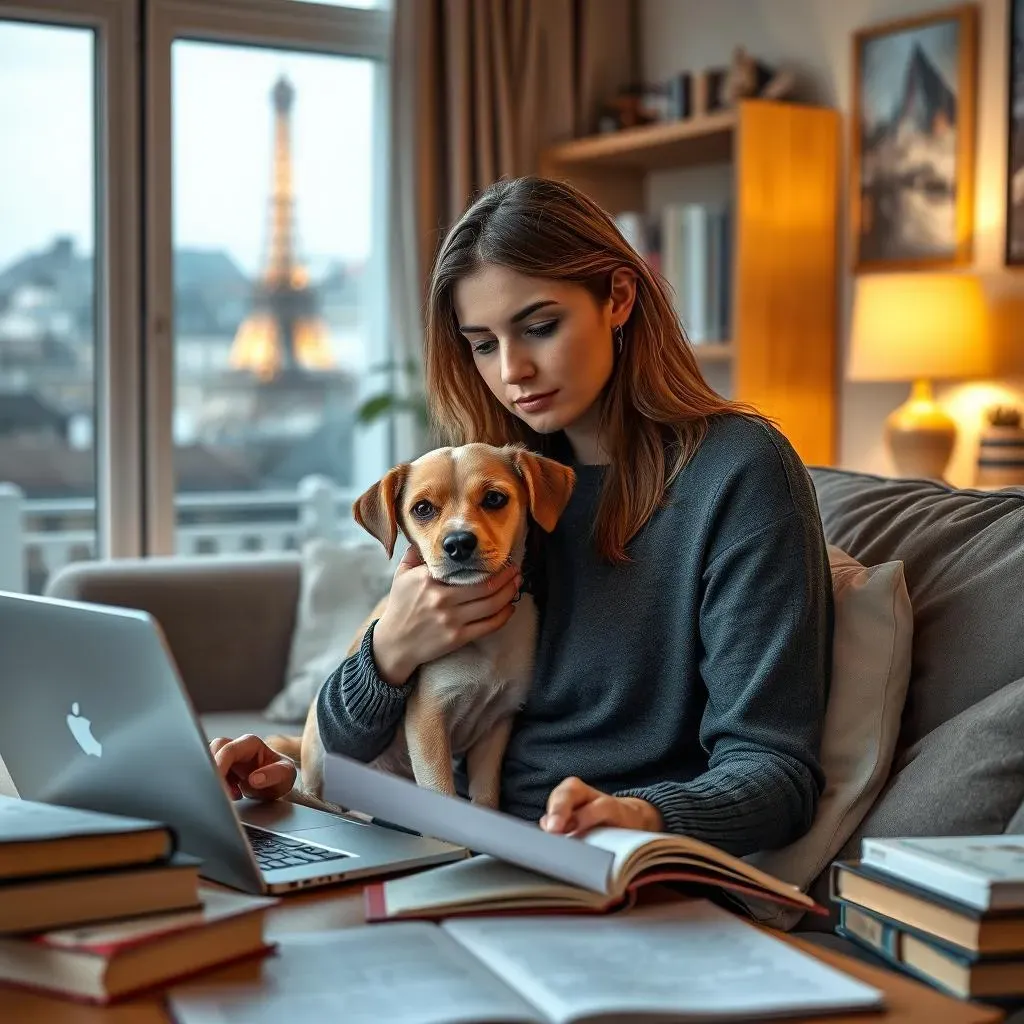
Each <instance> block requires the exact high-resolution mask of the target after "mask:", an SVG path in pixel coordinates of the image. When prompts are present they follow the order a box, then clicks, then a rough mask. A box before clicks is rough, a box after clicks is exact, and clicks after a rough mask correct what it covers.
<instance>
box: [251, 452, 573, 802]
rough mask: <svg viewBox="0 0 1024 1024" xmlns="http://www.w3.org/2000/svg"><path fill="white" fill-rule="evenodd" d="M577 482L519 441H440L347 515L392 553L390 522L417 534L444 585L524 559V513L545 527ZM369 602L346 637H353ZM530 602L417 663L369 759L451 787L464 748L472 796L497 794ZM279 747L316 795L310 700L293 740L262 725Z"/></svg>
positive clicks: (529, 641) (528, 675) (533, 624)
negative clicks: (400, 707) (388, 738)
mask: <svg viewBox="0 0 1024 1024" xmlns="http://www.w3.org/2000/svg"><path fill="white" fill-rule="evenodd" d="M574 484H575V474H574V473H573V471H572V470H571V469H569V468H568V467H566V466H563V465H561V464H560V463H558V462H556V461H554V460H553V459H549V458H546V457H544V456H541V455H536V454H534V453H532V452H529V451H527V450H526V449H525V448H523V447H521V446H517V445H506V446H505V447H503V448H497V447H494V446H491V445H486V444H468V445H464V446H462V447H459V448H438V449H436V450H434V451H432V452H428V453H427V454H426V455H423V456H421V457H420V458H418V459H416V460H415V461H414V462H411V463H404V464H402V465H400V466H396V467H395V468H394V469H392V470H391V471H390V472H388V473H387V474H386V475H385V476H384V477H383V479H381V480H380V481H379V482H378V483H376V484H374V485H373V486H372V487H371V488H370V489H369V490H367V491H366V493H365V494H363V495H362V496H361V497H360V498H359V499H358V500H357V501H356V502H355V504H354V505H353V509H352V511H353V515H354V516H355V519H356V522H358V523H359V525H360V526H362V527H363V529H365V530H366V531H367V532H368V533H370V534H371V535H372V536H374V537H375V538H376V539H377V540H379V541H380V542H381V544H383V545H384V548H385V549H386V550H387V552H388V557H389V558H390V557H391V555H392V554H393V553H394V548H395V542H396V540H397V539H398V532H399V530H401V531H402V533H403V534H404V535H405V537H406V538H407V539H408V541H409V543H410V544H414V545H416V547H417V548H418V549H419V552H420V555H421V557H422V559H423V561H424V563H425V564H426V566H427V570H428V571H429V573H430V575H431V576H433V578H434V579H436V580H440V581H442V582H444V583H447V584H449V585H452V586H459V585H468V584H473V583H479V582H482V581H483V580H485V579H487V578H488V577H490V576H493V575H495V574H496V573H499V572H501V571H502V570H503V569H504V568H505V567H506V566H508V565H516V566H521V565H522V561H523V556H524V553H525V550H526V535H527V526H528V520H529V518H530V517H532V518H533V520H534V522H536V523H537V525H538V526H540V527H541V529H543V530H545V531H546V532H550V531H551V530H552V529H554V527H555V524H556V523H557V522H558V518H559V516H560V515H561V514H562V512H563V511H564V509H565V506H566V504H567V503H568V501H569V497H570V495H571V494H572V489H573V486H574ZM387 600H388V599H387V598H386V597H385V598H384V599H383V600H381V601H380V603H379V604H378V605H377V606H376V607H375V608H374V609H373V611H372V612H371V613H370V615H369V617H368V618H367V619H366V621H365V622H364V623H363V624H362V625H361V626H360V627H359V630H358V632H357V634H356V636H355V638H354V639H353V641H352V645H351V646H350V647H349V654H353V653H354V652H355V651H357V650H358V649H359V645H360V644H361V642H362V639H363V635H364V633H365V632H366V629H367V627H368V626H369V624H370V622H371V621H373V620H374V619H376V618H379V617H380V615H381V613H382V612H383V611H384V608H385V606H386V604H387ZM536 630H537V610H536V606H535V605H534V602H533V599H532V597H531V596H530V595H529V594H525V593H524V594H522V595H521V597H520V600H519V603H518V605H517V607H516V610H515V613H514V614H513V616H512V618H511V619H509V621H508V622H507V623H506V624H505V625H504V626H502V627H501V628H500V629H498V630H496V631H495V632H493V633H491V634H489V635H488V636H485V637H483V638H482V639H480V640H476V641H472V642H470V643H468V644H466V645H465V646H464V647H461V648H459V649H458V650H456V651H453V652H452V653H451V654H447V655H445V656H443V657H441V658H438V659H436V660H435V661H431V662H428V663H426V664H423V665H421V666H420V667H419V669H418V681H417V683H416V686H415V687H414V689H413V690H412V692H411V693H410V694H409V698H408V701H407V703H406V709H405V718H404V721H403V723H402V725H401V726H400V727H399V729H398V730H397V732H396V734H395V738H394V740H393V741H392V742H391V744H390V745H389V746H388V747H387V749H386V750H384V751H383V753H381V754H380V756H379V757H377V758H376V759H375V760H374V761H372V762H371V765H372V766H373V767H376V768H380V769H381V770H383V771H388V772H392V773H395V774H400V775H404V776H405V777H407V778H412V779H415V781H416V783H417V784H418V785H421V786H426V787H428V788H431V789H435V790H438V791H439V792H442V793H447V794H449V795H454V794H455V781H454V777H453V773H452V757H453V756H461V755H463V754H465V755H466V767H467V774H468V776H469V796H470V799H472V800H473V801H474V802H475V803H479V804H483V805H484V806H488V807H497V806H498V796H499V792H500V777H501V763H502V759H503V757H504V753H505V747H506V745H507V743H508V738H509V735H510V733H511V729H512V719H513V717H514V715H515V713H516V712H517V711H518V710H519V708H520V706H521V705H522V703H523V701H524V699H525V697H526V694H527V691H528V690H529V687H530V683H531V681H532V676H533V660H534V647H535V643H536ZM268 742H269V743H270V745H271V746H272V747H273V748H274V749H275V750H278V751H279V752H281V753H283V754H286V755H288V756H290V757H292V758H298V760H299V763H300V766H301V770H302V782H303V788H304V789H305V791H306V793H308V794H310V795H312V796H314V797H316V798H318V799H319V798H320V797H321V791H322V787H323V748H322V746H321V743H320V733H319V729H318V728H317V719H316V702H315V701H314V702H313V704H312V706H311V707H310V709H309V714H308V715H307V717H306V724H305V729H304V730H303V733H302V738H301V740H300V739H299V738H298V737H282V736H275V737H271V738H270V739H269V740H268Z"/></svg>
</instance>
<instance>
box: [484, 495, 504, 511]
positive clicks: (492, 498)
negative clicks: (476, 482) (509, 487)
mask: <svg viewBox="0 0 1024 1024" xmlns="http://www.w3.org/2000/svg"><path fill="white" fill-rule="evenodd" d="M482 504H483V506H484V508H504V507H505V506H506V505H507V504H508V495H507V494H502V493H501V491H488V492H487V493H486V494H485V495H484V500H483V503H482Z"/></svg>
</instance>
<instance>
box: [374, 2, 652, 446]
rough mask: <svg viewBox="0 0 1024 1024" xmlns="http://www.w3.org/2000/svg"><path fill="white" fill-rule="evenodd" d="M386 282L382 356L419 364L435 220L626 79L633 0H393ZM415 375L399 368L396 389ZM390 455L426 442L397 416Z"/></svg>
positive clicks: (571, 128) (534, 153)
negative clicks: (385, 350)
mask: <svg viewBox="0 0 1024 1024" xmlns="http://www.w3.org/2000/svg"><path fill="white" fill-rule="evenodd" d="M393 3H394V27H393V38H392V54H391V64H390V77H391V83H390V107H391V120H390V132H391V138H390V143H391V146H390V164H389V181H388V193H389V202H388V216H389V226H388V248H389V264H390V279H389V282H388V296H389V309H390V314H391V341H392V353H391V355H392V358H393V360H394V362H395V363H396V364H397V365H399V366H406V365H413V366H421V365H422V356H421V350H422V338H423V300H424V294H425V288H426V283H427V275H428V274H429V272H430V267H431V263H432V261H433V258H434V254H435V252H436V249H437V246H438V245H439V243H440V241H441V239H442V237H443V235H444V232H445V231H446V230H447V228H448V227H449V226H450V225H451V223H452V222H453V221H454V220H455V218H457V217H458V215H459V214H460V213H461V212H462V211H463V210H464V209H465V207H466V205H467V203H468V202H469V200H470V199H471V198H472V196H473V195H474V194H475V193H477V192H478V191H479V190H480V189H482V188H485V187H486V186H487V185H489V184H491V183H492V182H493V181H496V180H497V179H498V178H502V177H511V176H519V175H522V174H530V173H535V172H536V170H537V167H538V159H539V154H540V151H541V149H542V148H543V147H544V146H545V145H547V144H548V143H550V142H553V141H556V140H560V139H567V138H572V137H574V136H577V135H583V134H587V133H589V132H592V131H594V130H595V129H596V123H597V117H598V114H599V112H600V104H601V102H602V101H603V100H605V99H609V98H611V97H612V96H613V95H614V94H615V93H616V92H618V90H619V89H620V88H621V87H623V86H625V85H627V84H630V83H631V82H633V81H635V72H636V68H637V64H638V61H637V52H636V51H637V37H638V33H637V4H636V0H393ZM419 386H420V385H419V383H418V382H417V381H416V380H415V379H412V378H411V377H410V375H409V374H407V373H404V372H398V373H397V374H396V375H395V379H394V380H393V382H392V387H393V390H394V391H395V392H396V393H397V394H398V395H399V396H403V397H409V396H410V395H411V393H413V392H414V391H415V389H416V388H418V387H419ZM394 426H395V439H394V445H393V449H392V453H393V456H394V458H395V459H396V460H398V459H402V458H408V457H409V456H410V455H412V454H415V453H416V452H417V451H420V450H422V449H423V448H424V447H426V446H427V442H426V439H425V437H424V436H423V434H422V431H421V429H420V428H419V426H418V423H417V420H416V417H415V416H414V415H409V414H405V415H400V416H397V417H396V418H395V421H394Z"/></svg>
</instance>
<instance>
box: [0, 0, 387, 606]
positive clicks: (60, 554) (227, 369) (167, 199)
mask: <svg viewBox="0 0 1024 1024" xmlns="http://www.w3.org/2000/svg"><path fill="white" fill-rule="evenodd" d="M389 8H390V2H389V0H348V2H338V3H323V2H320V3H317V2H313V3H306V2H300V0H261V2H260V3H259V4H258V5H251V4H248V3H243V2H240V0H187V2H186V0H77V2H76V3H75V4H73V5H72V4H68V3H67V0H34V3H33V4H32V5H31V18H32V20H31V21H30V20H27V19H28V17H29V15H27V14H26V7H25V5H24V4H18V5H14V4H6V3H5V2H4V0H0V113H2V115H3V123H4V126H5V128H4V131H5V151H6V153H12V152H16V153H17V159H16V160H11V159H5V160H4V161H3V162H2V163H0V223H2V224H3V231H2V232H0V587H4V588H9V589H15V590H17V589H25V590H29V591H33V592H39V591H42V590H43V589H44V588H45V586H46V583H47V581H48V579H49V578H50V577H52V574H53V573H54V572H55V571H56V570H59V569H60V568H62V567H63V566H64V565H65V564H66V563H67V562H69V561H73V560H76V559H81V558H87V557H109V556H132V555H147V554H172V553H181V554H204V553H208V552H209V553H214V552H216V553H224V552H230V551H245V550H280V549H289V548H294V547H296V546H297V545H298V544H299V543H300V542H301V540H302V539H303V538H304V537H305V536H308V535H309V534H310V531H311V530H312V531H331V532H336V531H337V530H338V529H341V528H342V527H344V526H346V524H347V522H348V520H349V513H348V507H349V504H350V501H351V497H352V495H353V494H354V493H355V492H356V491H357V490H359V489H361V488H363V487H365V486H368V485H369V483H371V482H372V481H373V480H374V479H376V478H377V476H379V474H380V473H381V472H382V471H383V470H384V469H385V468H386V466H385V465H384V461H385V459H386V453H387V444H386V441H387V427H386V425H385V424H383V423H377V424H373V425H365V424H363V423H361V422H360V421H359V419H358V416H357V412H358V410H359V408H360V405H361V403H362V402H364V401H365V399H366V398H367V397H368V396H369V394H371V393H372V392H373V391H374V390H375V388H374V386H373V385H374V383H375V382H374V381H373V380H372V379H371V367H373V366H375V365H379V364H381V363H384V362H386V360H387V351H386V340H387V319H386V301H385V273H384V269H383V268H384V245H383V239H384V234H385V224H384V221H385V218H384V209H385V196H384V189H383V185H382V183H383V181H384V179H385V175H384V173H383V171H384V167H385V164H384V154H385V147H386V139H387V125H386V111H387V102H386V100H387V97H386V83H387V67H386V60H387V54H388V47H389V43H390V39H389V33H390V13H389ZM140 17H142V18H143V19H144V24H145V32H144V33H143V32H140V23H139V18H140ZM139 38H142V39H143V40H144V47H145V60H144V61H141V62H140V61H138V53H137V50H136V40H137V39H139ZM140 133H141V134H140Z"/></svg>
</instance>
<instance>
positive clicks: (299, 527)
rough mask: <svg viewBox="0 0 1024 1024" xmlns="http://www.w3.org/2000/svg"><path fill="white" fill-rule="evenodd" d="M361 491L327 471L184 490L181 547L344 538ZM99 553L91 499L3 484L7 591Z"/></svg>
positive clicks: (1, 559) (237, 550)
mask: <svg viewBox="0 0 1024 1024" xmlns="http://www.w3.org/2000/svg"><path fill="white" fill-rule="evenodd" d="M355 497H356V495H355V494H354V493H352V492H350V491H348V490H345V489H343V488H340V487H337V486H336V485H335V484H334V483H333V482H332V481H331V480H329V479H328V478H326V477H321V476H310V477H306V478H305V479H303V480H301V481H300V482H299V485H298V487H297V488H296V490H294V491H256V492H245V491H242V492H237V493H228V494H224V493H211V494H183V495H179V496H178V497H177V498H176V501H175V506H176V512H177V518H176V522H177V524H178V525H177V530H176V534H175V535H176V547H177V553H178V554H179V555H227V554H241V553H245V552H277V551H294V550H298V548H299V547H301V546H302V544H303V543H304V542H305V541H307V540H310V539H313V538H314V537H324V538H343V537H346V536H349V535H352V534H354V533H355V532H356V531H357V530H358V527H357V526H356V525H355V523H354V521H353V520H352V514H351V506H352V501H353V500H354V498H355ZM96 557H97V552H96V502H95V501H94V500H93V499H92V498H66V499H65V498H56V499H45V500H43V499H35V500H31V499H26V498H25V497H24V496H23V494H22V492H21V491H20V490H19V489H18V488H17V487H15V486H14V485H13V484H5V483H0V590H13V591H16V592H24V593H30V594H38V593H42V592H43V590H44V589H45V587H46V583H47V580H49V579H50V577H51V576H53V575H54V574H55V573H56V572H58V571H59V570H60V569H62V568H64V566H65V565H68V564H70V563H71V562H76V561H83V560H87V559H93V558H96Z"/></svg>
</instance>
